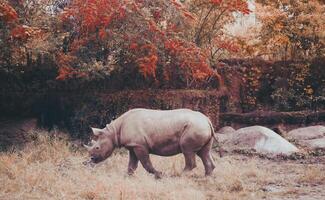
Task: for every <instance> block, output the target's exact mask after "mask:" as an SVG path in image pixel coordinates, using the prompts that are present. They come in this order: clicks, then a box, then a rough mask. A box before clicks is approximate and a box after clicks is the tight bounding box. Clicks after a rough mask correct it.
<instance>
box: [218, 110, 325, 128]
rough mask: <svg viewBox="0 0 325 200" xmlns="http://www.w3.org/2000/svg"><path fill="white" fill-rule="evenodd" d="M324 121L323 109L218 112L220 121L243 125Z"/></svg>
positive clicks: (226, 123) (324, 112)
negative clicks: (313, 110)
mask: <svg viewBox="0 0 325 200" xmlns="http://www.w3.org/2000/svg"><path fill="white" fill-rule="evenodd" d="M318 122H325V110H321V111H315V112H312V111H297V112H274V111H256V112H250V113H220V123H221V124H222V125H228V124H245V125H255V124H259V125H275V124H281V123H283V124H306V125H307V124H311V123H318Z"/></svg>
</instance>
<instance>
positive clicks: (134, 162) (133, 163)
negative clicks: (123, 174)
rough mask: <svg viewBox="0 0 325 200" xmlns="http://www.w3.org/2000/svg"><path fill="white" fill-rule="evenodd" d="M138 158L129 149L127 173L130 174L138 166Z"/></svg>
mask: <svg viewBox="0 0 325 200" xmlns="http://www.w3.org/2000/svg"><path fill="white" fill-rule="evenodd" d="M138 163H139V160H138V158H137V156H136V155H135V153H134V151H133V150H130V151H129V166H128V174H129V175H132V174H133V173H134V171H135V170H136V169H137V167H138Z"/></svg>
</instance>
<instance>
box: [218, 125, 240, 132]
mask: <svg viewBox="0 0 325 200" xmlns="http://www.w3.org/2000/svg"><path fill="white" fill-rule="evenodd" d="M235 131H236V130H235V129H234V128H233V127H231V126H225V127H222V128H221V129H219V130H218V131H217V133H219V134H228V133H233V132H235Z"/></svg>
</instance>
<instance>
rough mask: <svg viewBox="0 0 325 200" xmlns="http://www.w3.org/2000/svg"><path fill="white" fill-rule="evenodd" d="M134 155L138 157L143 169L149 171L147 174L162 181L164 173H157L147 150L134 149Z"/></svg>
mask: <svg viewBox="0 0 325 200" xmlns="http://www.w3.org/2000/svg"><path fill="white" fill-rule="evenodd" d="M134 153H135V155H136V156H137V158H138V159H139V160H140V162H141V164H142V166H143V168H145V170H147V172H149V173H151V174H154V175H155V178H156V179H160V178H161V176H162V173H161V172H159V171H157V170H156V169H155V168H154V167H153V166H152V163H151V160H150V157H149V152H148V150H147V149H146V148H144V147H135V148H134Z"/></svg>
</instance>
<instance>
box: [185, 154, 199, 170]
mask: <svg viewBox="0 0 325 200" xmlns="http://www.w3.org/2000/svg"><path fill="white" fill-rule="evenodd" d="M183 154H184V157H185V167H184V171H191V170H192V169H194V168H195V167H196V162H195V153H194V152H188V153H183Z"/></svg>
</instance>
